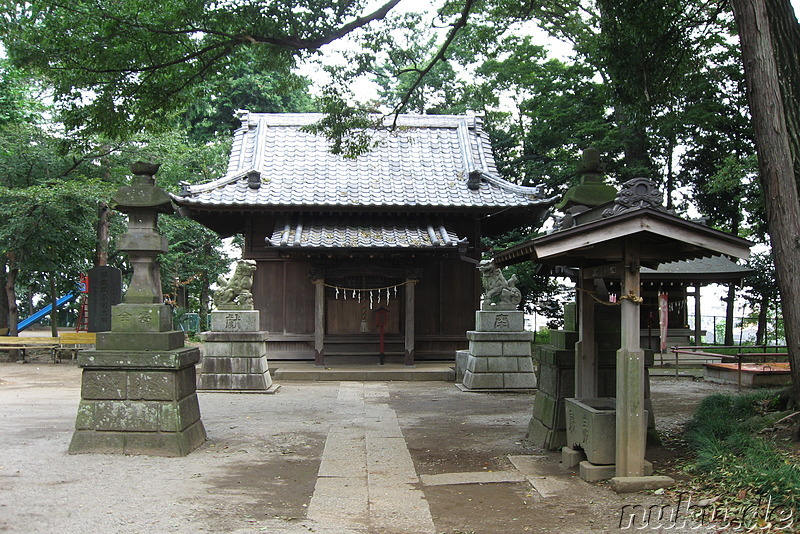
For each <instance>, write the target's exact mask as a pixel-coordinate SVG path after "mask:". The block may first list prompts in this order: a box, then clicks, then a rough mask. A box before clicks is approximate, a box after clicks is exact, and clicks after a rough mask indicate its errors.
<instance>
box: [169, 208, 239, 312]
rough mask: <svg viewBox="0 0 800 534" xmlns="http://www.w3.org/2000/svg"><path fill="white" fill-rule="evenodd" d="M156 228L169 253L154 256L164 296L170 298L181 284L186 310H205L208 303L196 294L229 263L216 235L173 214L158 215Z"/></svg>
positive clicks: (201, 292)
mask: <svg viewBox="0 0 800 534" xmlns="http://www.w3.org/2000/svg"><path fill="white" fill-rule="evenodd" d="M159 231H160V232H161V233H162V234H163V235H164V236H166V238H167V240H168V241H169V252H167V253H166V254H162V255H160V256H159V257H158V262H159V265H160V267H161V286H162V291H163V293H164V295H165V296H166V297H167V298H168V299H170V300H172V301H174V300H175V297H176V293H177V291H178V288H179V287H181V286H182V287H184V288H185V289H186V291H187V294H188V296H189V308H188V310H187V311H200V310H203V309H205V308H206V307H207V305H208V303H207V302H202V301H201V300H200V296H201V295H203V294H206V295H208V288H209V286H210V285H211V284H212V283H214V282H216V280H217V277H218V276H219V275H221V274H224V273H226V272H228V268H229V266H230V263H231V259H230V258H229V257H228V256H227V254H226V253H225V251H224V250H223V249H222V242H221V240H220V238H219V236H218V235H217V234H216V233H214V232H212V231H211V230H209V229H208V228H206V227H204V226H202V225H200V224H199V223H197V222H195V221H192V220H191V219H180V218H176V217H163V216H162V217H159Z"/></svg>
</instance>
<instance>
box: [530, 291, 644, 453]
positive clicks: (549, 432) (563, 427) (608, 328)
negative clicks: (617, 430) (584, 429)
mask: <svg viewBox="0 0 800 534" xmlns="http://www.w3.org/2000/svg"><path fill="white" fill-rule="evenodd" d="M598 306H600V305H598ZM564 311H565V313H564V316H565V321H564V322H565V327H566V329H565V330H551V331H550V345H537V346H536V354H535V359H536V360H537V362H538V366H539V376H538V390H537V391H536V397H534V399H533V414H532V416H531V420H530V422H529V423H528V435H527V440H528V442H530V443H531V444H532V445H533V446H535V447H540V448H543V449H547V450H551V451H556V450H559V449H560V448H561V447H564V446H565V445H567V444H568V443H567V420H566V399H567V398H569V397H574V396H575V344H576V343H577V342H578V332H577V325H576V317H575V313H574V311H575V307H574V304H571V303H570V304H567V305H566V306H565V310H564ZM595 313H596V317H597V319H596V324H597V326H598V328H597V330H596V331H595V342H596V343H597V391H598V396H601V397H614V395H615V392H616V389H615V388H616V351H617V349H618V348H619V342H620V334H619V326H618V325H619V309H618V308H609V307H607V306H603V307H601V308H598V309H597V310H596V312H595ZM652 358H653V355H652V353H648V354H647V355H646V364H647V365H648V366H649V365H652V362H653V360H652ZM649 383H650V382H649V375H648V374H647V370H645V395H646V398H645V408H646V410H647V414H648V416H647V417H648V428H649V429H651V431H652V432H650V433H648V438H649V439H656V438H657V436H656V434H655V418H654V415H653V410H652V405H651V403H650V394H649Z"/></svg>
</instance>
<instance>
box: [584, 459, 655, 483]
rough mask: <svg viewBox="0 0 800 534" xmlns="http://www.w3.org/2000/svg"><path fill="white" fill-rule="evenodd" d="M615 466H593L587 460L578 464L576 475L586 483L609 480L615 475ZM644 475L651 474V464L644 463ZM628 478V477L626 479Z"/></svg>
mask: <svg viewBox="0 0 800 534" xmlns="http://www.w3.org/2000/svg"><path fill="white" fill-rule="evenodd" d="M616 471H617V466H616V465H613V464H612V465H595V464H593V463H591V462H589V461H587V460H584V461H582V462H581V463H580V464H578V475H579V476H580V477H581V478H582V479H583V480H585V481H586V482H600V481H603V480H610V479H612V478H614V476H615V475H616V474H617V473H616ZM644 474H645V476H646V477H649V476H650V475H652V474H653V464H652V463H650V462H648V461H647V460H645V461H644ZM626 478H629V477H626Z"/></svg>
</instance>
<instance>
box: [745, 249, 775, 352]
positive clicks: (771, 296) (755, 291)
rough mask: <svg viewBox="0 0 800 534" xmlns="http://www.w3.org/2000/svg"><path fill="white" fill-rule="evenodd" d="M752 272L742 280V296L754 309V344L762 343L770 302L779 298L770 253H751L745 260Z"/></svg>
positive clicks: (765, 332) (765, 331)
mask: <svg viewBox="0 0 800 534" xmlns="http://www.w3.org/2000/svg"><path fill="white" fill-rule="evenodd" d="M747 267H749V268H750V269H752V270H753V274H752V275H750V276H748V277H747V278H745V279H744V281H743V284H742V285H743V286H744V289H745V290H744V291H743V292H742V296H743V297H744V298H745V299H747V301H748V302H749V303H750V305H751V306H752V307H753V309H754V310H755V311H756V345H760V344H762V343H764V340H765V339H766V337H765V336H766V334H767V316H768V314H769V310H770V307H771V304H773V303H774V302H776V301H777V300H778V298H780V293H779V291H778V286H777V283H776V281H775V264H774V262H773V261H772V255H771V254H770V253H760V254H753V255H752V256H750V258H749V259H748V261H747Z"/></svg>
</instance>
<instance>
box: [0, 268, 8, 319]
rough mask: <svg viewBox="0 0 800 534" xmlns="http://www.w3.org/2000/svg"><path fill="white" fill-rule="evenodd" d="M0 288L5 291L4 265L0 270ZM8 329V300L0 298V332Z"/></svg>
mask: <svg viewBox="0 0 800 534" xmlns="http://www.w3.org/2000/svg"><path fill="white" fill-rule="evenodd" d="M0 287H2V288H3V290H4V291H5V287H6V263H5V262H3V268H2V269H0ZM7 328H8V299H5V298H0V330H5V329H7Z"/></svg>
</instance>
